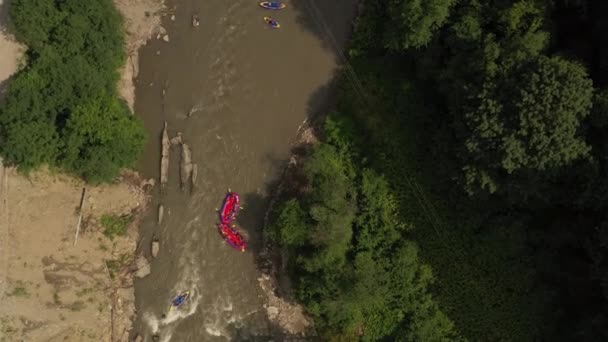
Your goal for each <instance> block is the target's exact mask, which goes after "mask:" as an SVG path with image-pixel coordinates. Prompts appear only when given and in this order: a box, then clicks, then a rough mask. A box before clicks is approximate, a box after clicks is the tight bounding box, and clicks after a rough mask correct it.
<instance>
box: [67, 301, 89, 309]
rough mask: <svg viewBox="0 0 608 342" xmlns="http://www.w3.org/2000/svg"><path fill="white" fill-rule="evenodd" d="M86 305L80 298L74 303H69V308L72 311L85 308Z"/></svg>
mask: <svg viewBox="0 0 608 342" xmlns="http://www.w3.org/2000/svg"><path fill="white" fill-rule="evenodd" d="M86 307H87V306H86V305H85V303H84V302H83V301H81V300H77V301H75V302H74V303H72V304H70V306H69V308H70V310H72V311H81V310H82V309H84V308H86Z"/></svg>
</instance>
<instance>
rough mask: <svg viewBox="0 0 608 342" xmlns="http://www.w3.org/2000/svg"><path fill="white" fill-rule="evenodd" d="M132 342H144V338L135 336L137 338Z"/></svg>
mask: <svg viewBox="0 0 608 342" xmlns="http://www.w3.org/2000/svg"><path fill="white" fill-rule="evenodd" d="M133 342H144V338H143V337H141V335H137V336H135V339H134V340H133Z"/></svg>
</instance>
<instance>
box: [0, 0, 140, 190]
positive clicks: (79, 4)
mask: <svg viewBox="0 0 608 342" xmlns="http://www.w3.org/2000/svg"><path fill="white" fill-rule="evenodd" d="M10 14H11V18H12V21H13V23H14V29H15V34H16V36H17V38H18V39H19V40H20V41H22V42H23V43H25V44H26V45H27V46H28V51H27V62H28V65H27V66H26V67H25V69H24V70H22V71H21V72H19V73H18V74H17V75H16V76H15V78H14V80H13V81H12V82H11V84H10V86H9V89H8V91H7V95H6V100H5V103H4V105H3V106H2V107H1V108H0V153H1V154H2V155H3V157H4V158H5V160H6V161H7V162H9V163H13V164H16V165H18V166H19V168H20V170H22V171H29V170H32V169H34V168H36V167H38V166H40V165H42V164H50V165H51V166H57V167H60V168H62V169H64V170H65V171H68V172H70V173H73V174H75V175H78V176H81V177H83V178H85V179H86V180H88V181H90V182H93V183H96V182H103V181H111V180H112V179H113V178H114V177H115V176H116V175H117V173H118V171H119V170H120V168H123V167H129V166H131V165H132V164H133V163H134V162H135V161H136V160H137V158H138V156H139V154H140V153H141V151H142V149H143V145H144V141H145V132H144V129H143V126H142V124H141V122H140V121H139V120H138V119H137V118H135V117H133V116H132V115H131V113H130V111H129V109H128V108H127V106H126V105H125V104H124V103H123V102H122V100H120V99H118V97H117V92H116V83H117V81H118V79H119V74H118V68H120V66H121V65H122V64H123V62H124V60H125V55H124V48H123V45H124V39H123V33H122V19H121V17H120V14H119V13H118V12H117V11H116V9H115V8H114V6H113V4H112V1H110V0H100V1H79V0H65V1H55V0H41V1H26V0H15V1H13V2H12V4H11V12H10Z"/></svg>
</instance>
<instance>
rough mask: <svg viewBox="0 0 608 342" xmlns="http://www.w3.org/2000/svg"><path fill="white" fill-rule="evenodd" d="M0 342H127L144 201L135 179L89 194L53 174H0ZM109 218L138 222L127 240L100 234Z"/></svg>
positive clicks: (127, 177)
mask: <svg viewBox="0 0 608 342" xmlns="http://www.w3.org/2000/svg"><path fill="white" fill-rule="evenodd" d="M0 179H1V180H2V183H1V184H2V187H1V188H0V196H1V199H2V207H1V215H0V218H1V221H0V227H1V230H2V232H3V233H4V234H2V235H3V236H2V237H3V239H2V245H1V246H0V247H1V248H2V254H1V255H0V264H2V265H3V267H2V268H0V281H1V282H2V284H3V290H4V292H3V295H2V296H1V297H2V299H3V300H2V302H3V305H2V306H0V341H88V340H95V341H126V340H127V336H128V330H129V329H130V327H131V319H132V317H133V315H134V305H133V301H134V298H133V293H134V291H133V288H132V277H131V272H130V269H129V265H131V263H132V261H133V258H134V251H135V250H136V234H137V233H136V231H137V230H136V229H135V228H133V227H134V226H136V225H137V224H138V220H137V217H139V215H140V213H141V212H142V211H143V210H144V207H145V203H146V201H147V199H146V195H145V193H144V192H143V191H142V190H141V189H140V187H139V178H138V176H137V175H136V174H132V173H129V174H125V176H124V177H123V179H122V180H121V181H120V182H119V183H117V184H115V185H104V186H97V187H87V195H86V197H85V202H84V205H83V209H82V213H83V221H82V225H81V229H80V232H79V236H78V240H77V242H76V243H75V233H76V226H77V222H78V207H79V204H80V198H81V194H82V188H83V187H84V186H85V185H84V184H83V183H82V182H80V181H76V180H74V179H72V178H69V177H66V176H62V175H53V174H52V173H51V172H49V171H48V170H45V171H39V172H36V173H34V174H31V175H30V176H29V178H28V177H25V176H23V175H20V174H18V173H17V172H16V171H15V170H14V169H2V171H1V172H0ZM104 214H112V215H119V216H120V215H130V216H132V217H134V218H135V220H134V221H133V222H132V223H131V228H130V229H129V230H128V231H127V234H126V236H119V237H115V238H114V239H113V240H112V239H110V238H108V237H106V236H105V235H104V234H103V230H104V228H103V227H102V226H101V224H100V218H101V216H102V215H104Z"/></svg>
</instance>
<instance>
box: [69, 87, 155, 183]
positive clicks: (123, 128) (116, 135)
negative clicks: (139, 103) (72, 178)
mask: <svg viewBox="0 0 608 342" xmlns="http://www.w3.org/2000/svg"><path fill="white" fill-rule="evenodd" d="M63 136H64V139H65V143H66V145H65V146H66V147H65V149H64V151H63V154H62V155H61V156H60V158H59V162H60V163H61V165H62V166H63V167H65V168H66V169H67V170H71V171H73V172H74V173H76V174H79V175H80V176H82V177H83V178H85V179H87V180H89V181H90V182H93V183H97V182H104V181H106V182H107V181H111V180H112V178H113V177H115V176H116V175H117V174H118V171H119V168H120V167H128V166H132V165H133V163H134V162H135V161H136V158H137V155H138V154H139V153H140V151H141V150H142V149H143V147H144V143H145V138H146V134H145V131H144V129H143V126H142V125H141V123H140V122H139V120H138V119H136V118H135V117H133V116H131V115H129V109H128V108H127V106H126V105H125V104H124V102H121V101H119V100H118V99H116V98H114V99H112V98H103V99H100V100H98V101H94V102H92V103H87V104H83V105H79V106H77V107H76V108H75V110H74V113H72V115H71V117H70V118H69V120H68V122H67V125H66V128H65V130H64V132H63Z"/></svg>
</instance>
